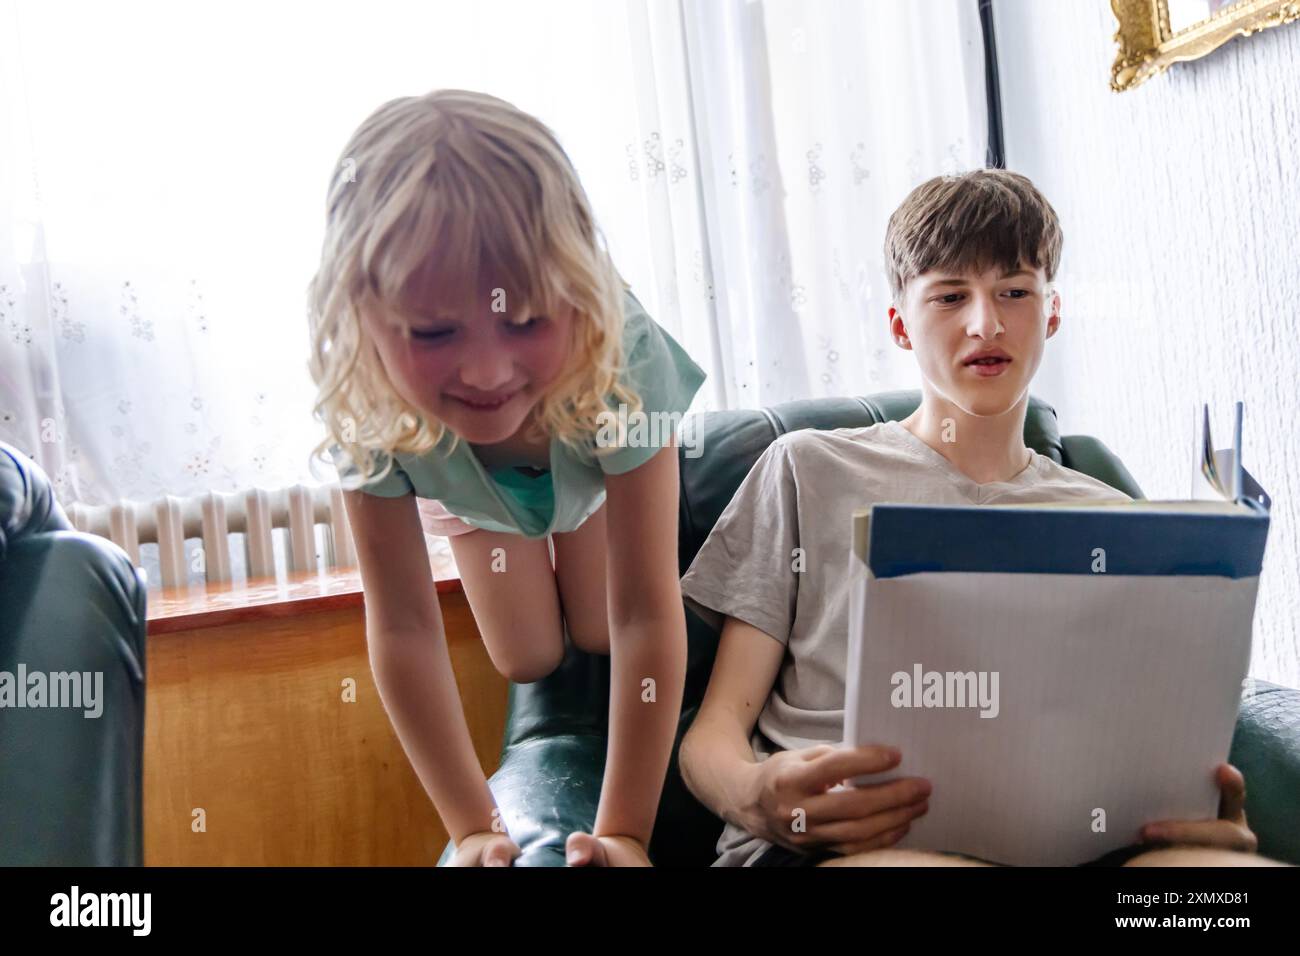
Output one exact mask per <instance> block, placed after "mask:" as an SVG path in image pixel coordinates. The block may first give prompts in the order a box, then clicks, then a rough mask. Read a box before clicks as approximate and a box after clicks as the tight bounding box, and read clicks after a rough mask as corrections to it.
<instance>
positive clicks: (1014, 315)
mask: <svg viewBox="0 0 1300 956" xmlns="http://www.w3.org/2000/svg"><path fill="white" fill-rule="evenodd" d="M900 299H901V302H900V304H899V306H898V307H896V308H891V309H890V310H889V330H890V334H891V335H892V336H893V339H894V342H895V344H897V345H898V346H899V347H900V348H904V349H910V350H912V351H914V352H916V360H917V363H918V364H919V366H920V368H921V376H922V378H923V379H924V381H925V386H926V388H925V391H926V393H927V395H928V394H931V393H932V394H934V395H935V396H936V397H938V398H941V399H945V400H947V401H948V402H950V403H952V404H953V405H955V406H957V407H958V408H960V409H961V410H962V411H964V412H966V413H967V414H969V415H979V416H986V415H1000V414H1002V413H1004V412H1007V411H1010V410H1011V409H1012V408H1014V407H1015V405H1016V403H1017V402H1019V401H1020V400H1021V398H1023V397H1024V396H1025V394H1026V393H1027V392H1028V391H1029V383H1030V382H1031V381H1032V380H1033V377H1034V373H1035V372H1036V371H1037V370H1038V365H1039V362H1040V361H1042V357H1043V343H1044V342H1045V341H1046V340H1047V339H1049V338H1051V337H1052V336H1053V335H1055V334H1056V330H1057V328H1059V327H1060V324H1061V297H1060V296H1059V295H1057V294H1056V293H1055V292H1053V291H1051V290H1050V289H1049V288H1048V284H1047V277H1046V275H1045V274H1044V272H1043V270H1042V269H1041V268H1034V267H1032V266H1030V265H1028V264H1027V263H1022V264H1021V266H1020V268H1019V269H1016V270H1013V271H1011V272H1010V273H1007V272H1005V271H1004V270H1003V269H1002V268H1001V267H996V268H993V269H989V270H988V271H987V272H983V273H980V272H978V271H976V270H973V269H972V270H970V271H969V272H965V273H948V272H942V271H939V270H931V271H929V272H924V273H922V274H921V275H919V276H916V277H915V278H914V279H912V280H911V281H909V282H908V283H907V284H906V285H905V286H904V287H903V291H902V295H901V296H900Z"/></svg>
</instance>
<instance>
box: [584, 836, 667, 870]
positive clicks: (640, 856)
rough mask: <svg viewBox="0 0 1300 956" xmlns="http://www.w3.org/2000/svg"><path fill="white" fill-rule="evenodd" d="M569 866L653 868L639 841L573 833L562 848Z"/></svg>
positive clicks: (621, 837)
mask: <svg viewBox="0 0 1300 956" xmlns="http://www.w3.org/2000/svg"><path fill="white" fill-rule="evenodd" d="M564 857H565V862H566V863H567V864H568V865H569V866H653V865H654V864H652V863H651V862H650V855H649V854H648V853H647V852H646V848H645V847H644V846H642V845H641V841H640V840H635V839H633V838H632V837H626V836H603V837H597V836H592V835H591V834H590V833H583V832H581V831H576V830H575V831H574V832H573V833H570V834H569V839H568V842H567V843H566V844H565V848H564Z"/></svg>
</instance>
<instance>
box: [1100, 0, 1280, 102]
mask: <svg viewBox="0 0 1300 956" xmlns="http://www.w3.org/2000/svg"><path fill="white" fill-rule="evenodd" d="M1110 6H1111V9H1112V10H1113V11H1114V13H1115V18H1116V19H1117V20H1118V21H1119V30H1118V32H1117V33H1116V34H1115V40H1116V42H1117V43H1118V44H1119V52H1118V53H1117V54H1116V56H1115V65H1114V66H1113V67H1112V68H1111V74H1110V87H1111V89H1113V90H1115V91H1116V92H1117V93H1122V92H1123V91H1124V90H1131V89H1132V88H1133V87H1135V86H1137V85H1138V84H1139V83H1142V82H1143V81H1144V80H1147V79H1149V78H1150V77H1153V76H1155V75H1156V74H1157V73H1163V72H1164V71H1165V70H1167V69H1168V68H1169V67H1170V66H1171V65H1172V64H1174V63H1179V62H1182V61H1184V60H1195V59H1199V58H1200V57H1203V56H1205V55H1206V54H1207V53H1210V52H1212V51H1214V50H1217V49H1218V48H1219V47H1221V46H1222V45H1223V44H1225V43H1227V42H1228V41H1229V40H1231V39H1232V38H1233V37H1236V36H1250V35H1251V34H1252V33H1258V32H1259V31H1260V30H1264V29H1267V28H1268V27H1276V26H1281V25H1282V24H1284V23H1290V22H1291V21H1293V20H1300V0H1238V2H1236V3H1231V4H1229V5H1228V6H1225V7H1223V8H1222V9H1220V10H1218V11H1216V12H1215V13H1212V14H1209V15H1208V16H1206V18H1205V19H1203V20H1200V21H1198V22H1197V23H1195V24H1192V25H1191V26H1188V27H1186V28H1185V29H1182V30H1179V31H1177V32H1174V31H1172V30H1171V29H1170V27H1169V3H1168V0H1110Z"/></svg>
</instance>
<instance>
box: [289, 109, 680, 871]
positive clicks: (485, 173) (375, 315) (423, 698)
mask: <svg viewBox="0 0 1300 956" xmlns="http://www.w3.org/2000/svg"><path fill="white" fill-rule="evenodd" d="M338 168H339V169H340V170H341V171H342V172H341V174H340V175H339V176H338V177H337V178H336V180H335V181H334V183H333V184H332V187H331V189H330V191H329V197H328V208H327V222H326V233H325V240H324V246H323V251H322V255H321V263H320V268H319V270H318V271H317V273H316V275H315V276H314V278H313V280H312V282H311V284H310V287H309V305H310V308H309V315H310V321H311V335H312V355H311V361H310V367H311V372H312V376H313V378H314V380H315V382H316V385H317V388H318V394H317V403H316V407H315V414H316V417H317V418H318V419H319V420H320V421H322V422H323V423H324V425H325V426H326V429H327V431H328V433H329V435H328V438H327V439H326V440H325V441H322V443H321V444H320V445H319V446H318V447H317V448H316V449H315V451H314V453H313V458H318V459H321V460H323V458H322V456H321V453H322V452H323V451H325V450H328V452H329V454H330V456H331V458H332V459H333V461H334V463H335V465H336V466H337V467H338V470H339V474H340V477H341V480H342V481H343V484H344V487H345V489H347V490H346V491H345V500H346V504H347V513H348V520H349V523H350V525H351V528H352V533H353V536H354V537H355V539H356V548H357V559H358V563H359V565H360V570H361V577H362V584H363V586H364V589H365V595H366V634H367V642H368V644H369V652H370V661H371V667H372V669H373V672H374V676H375V681H376V684H377V685H378V687H379V691H380V695H381V697H382V699H383V702H384V706H385V708H386V710H387V712H388V714H389V717H390V719H391V720H392V723H393V727H394V730H395V731H396V733H397V735H398V737H399V739H400V740H401V742H402V746H403V748H404V749H405V751H406V754H407V756H408V757H409V759H410V761H411V764H412V766H413V767H414V769H415V771H416V773H417V775H418V776H419V778H420V781H421V783H422V784H423V785H424V788H425V790H426V791H427V792H428V794H429V797H430V799H432V801H433V803H434V805H435V806H436V807H437V810H438V813H439V814H440V815H441V817H442V819H443V822H444V823H445V825H446V827H447V830H448V832H449V833H450V834H451V837H452V839H453V841H454V842H455V845H456V851H455V856H454V859H453V863H454V864H456V865H470V866H473V865H509V864H510V862H511V861H512V860H513V859H514V858H515V857H516V856H517V855H518V854H519V847H518V846H517V845H516V844H515V843H514V842H513V841H512V840H511V839H510V837H509V834H508V832H502V824H501V823H496V826H495V827H494V822H495V821H496V812H495V811H496V807H495V804H494V801H493V796H492V793H491V791H490V790H489V788H488V785H487V781H486V780H485V778H484V776H483V771H482V769H481V768H480V766H479V763H478V760H477V759H476V757H475V754H474V749H473V747H472V745H471V742H470V737H469V732H468V729H467V726H466V722H465V718H464V714H463V713H462V711H461V709H460V706H459V696H458V694H457V689H456V684H455V679H454V677H453V674H452V669H451V663H450V660H449V658H448V654H447V645H446V638H445V634H444V631H443V625H442V618H441V613H440V611H439V608H438V602H437V599H436V596H435V593H434V587H433V582H432V581H431V575H430V569H429V562H428V557H427V552H426V549H425V544H424V534H423V529H424V528H428V529H430V530H433V531H435V532H437V533H440V534H445V535H447V536H448V537H449V540H450V543H451V550H452V553H453V556H454V557H455V560H456V565H457V568H458V570H459V573H460V577H461V581H462V583H463V586H464V589H465V593H466V595H467V597H468V599H469V603H470V607H471V609H472V610H473V612H474V617H475V620H476V622H477V624H478V628H479V631H480V632H481V633H482V636H483V641H484V644H485V645H486V647H487V651H488V654H489V655H490V656H491V659H492V661H493V663H494V664H495V666H496V667H497V669H498V670H499V671H500V672H501V673H502V674H504V675H505V676H506V677H508V678H510V679H511V680H513V681H516V682H528V681H535V680H538V679H540V678H542V677H544V676H546V675H547V674H548V673H550V672H551V671H552V670H554V669H555V668H556V666H557V665H558V664H559V662H560V659H561V657H562V656H563V654H564V647H565V635H566V634H567V635H568V637H569V639H570V640H571V641H572V643H573V644H575V645H576V646H577V647H578V648H579V649H581V650H584V651H588V652H591V653H598V654H609V655H610V713H609V744H608V755H607V760H606V770H605V778H604V783H603V787H602V791H601V797H600V804H599V808H598V811H597V814H596V820H595V826H594V827H593V832H592V833H591V834H586V833H574V834H570V835H569V837H568V841H567V844H566V856H567V859H568V861H569V862H570V863H572V864H582V865H586V864H594V865H602V864H603V865H648V864H649V857H648V854H647V846H648V843H649V839H650V831H651V827H652V825H653V822H654V817H655V811H656V808H657V805H658V802H659V795H660V791H661V789H662V786H663V780H664V775H665V771H666V769H667V765H668V760H669V756H670V753H671V749H672V742H673V736H674V731H675V729H676V726H677V720H678V713H679V710H680V707H681V695H682V682H683V679H684V674H685V664H686V625H685V617H684V612H683V609H682V603H681V592H680V589H679V585H678V571H677V507H678V472H677V458H676V451H675V449H674V447H673V439H672V437H671V436H669V437H668V438H667V440H665V441H661V442H659V443H658V444H656V443H655V441H654V436H653V435H652V436H650V440H649V441H645V440H641V441H637V442H635V443H633V442H631V441H629V440H627V436H629V435H633V434H635V435H638V436H641V438H642V439H644V438H645V437H646V430H645V429H633V430H631V431H629V430H626V429H619V428H617V426H616V423H626V422H627V421H628V420H629V419H632V418H634V417H635V416H636V415H638V414H643V415H650V414H651V413H655V412H659V413H665V414H668V415H680V413H682V412H684V411H685V410H686V407H687V406H688V405H689V404H690V401H691V398H692V397H693V396H694V394H695V392H696V391H697V390H698V389H699V386H700V384H701V382H702V381H703V379H704V374H703V373H702V372H701V371H700V369H699V368H698V367H697V366H696V365H695V363H694V362H692V361H691V359H690V358H689V356H687V355H686V353H685V352H684V351H683V350H682V349H681V347H680V346H679V345H678V344H677V343H676V342H675V341H674V340H673V339H672V338H671V337H670V336H669V335H668V334H667V333H666V332H665V331H664V330H663V329H661V328H660V327H659V326H658V325H657V324H656V323H655V322H654V321H652V320H651V319H650V317H649V316H647V315H646V314H645V311H644V310H643V309H642V308H641V306H640V304H639V303H638V301H637V300H636V298H635V297H634V296H633V295H632V294H631V292H630V291H629V290H628V288H627V286H626V284H625V283H624V282H623V281H622V279H621V278H620V276H619V273H618V271H617V270H616V269H615V267H614V264H613V263H612V261H611V260H610V257H609V255H608V252H607V250H606V247H605V243H604V240H603V238H602V237H601V234H600V231H599V229H598V228H597V226H596V223H595V220H594V218H593V216H592V213H591V209H590V206H589V204H588V201H587V197H586V195H585V194H584V192H583V190H582V187H581V185H580V184H579V182H578V177H577V175H576V173H575V172H574V169H573V166H572V164H571V163H570V161H569V159H568V157H567V156H566V155H565V153H564V151H563V150H562V149H561V147H560V145H559V143H558V142H557V141H556V138H555V136H554V135H553V134H552V133H551V131H550V130H549V129H547V128H546V127H545V126H544V125H543V124H542V123H541V122H539V121H538V120H537V119H535V118H533V117H531V116H529V115H527V114H526V113H523V112H521V111H520V110H518V109H516V108H515V107H513V106H511V105H510V104H508V103H506V102H504V101H502V100H500V99H497V98H495V97H492V96H487V95H485V94H482V93H474V92H468V91H463V90H438V91H435V92H432V93H429V94H426V95H424V96H418V97H403V98H400V99H395V100H392V101H390V102H388V103H385V104H384V105H382V106H380V107H379V108H378V109H377V110H376V111H375V112H374V113H373V114H372V115H371V116H370V117H369V118H368V119H366V120H365V122H363V123H362V124H361V126H360V128H358V129H357V131H356V132H355V133H354V134H353V136H352V138H351V139H350V141H349V142H348V144H347V146H346V147H345V148H344V150H343V154H342V157H341V158H340V161H339V167H338ZM661 420H662V419H661ZM611 426H613V427H611ZM610 435H619V436H622V438H621V440H611V439H610ZM327 446H328V447H327ZM422 517H423V521H422ZM647 681H653V684H648V683H646V682H647ZM646 687H653V688H654V693H653V694H644V693H643V692H644V690H645V688H646ZM643 697H644V698H646V699H647V700H648V699H649V698H651V697H652V698H653V700H652V701H649V702H647V700H643ZM508 822H509V821H505V824H506V829H507V830H508Z"/></svg>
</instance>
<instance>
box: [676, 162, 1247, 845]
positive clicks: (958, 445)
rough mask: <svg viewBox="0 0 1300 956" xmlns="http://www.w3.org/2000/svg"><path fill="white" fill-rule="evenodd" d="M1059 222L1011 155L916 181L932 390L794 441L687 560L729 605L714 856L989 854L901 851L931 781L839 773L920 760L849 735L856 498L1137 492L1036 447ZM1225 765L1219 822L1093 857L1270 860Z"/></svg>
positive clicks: (714, 611)
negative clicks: (863, 782) (1028, 441)
mask: <svg viewBox="0 0 1300 956" xmlns="http://www.w3.org/2000/svg"><path fill="white" fill-rule="evenodd" d="M1061 239H1062V237H1061V229H1060V226H1059V224H1058V222H1057V218H1056V213H1055V211H1054V210H1053V209H1052V207H1051V205H1050V204H1049V203H1048V202H1047V200H1046V199H1045V198H1044V197H1043V196H1042V194H1041V193H1039V191H1038V190H1037V189H1036V188H1035V187H1034V185H1033V184H1032V183H1031V182H1030V181H1029V180H1028V179H1026V178H1025V177H1024V176H1020V175H1018V174H1015V173H1010V172H1006V171H1004V170H993V169H990V170H979V171H975V172H970V173H967V174H964V175H961V176H941V177H938V178H935V179H932V180H930V181H929V182H926V183H924V184H923V185H921V186H919V187H918V188H917V189H916V190H915V191H913V192H912V194H911V195H909V196H908V197H907V199H906V200H904V202H903V204H902V205H901V206H900V207H899V208H898V210H897V211H896V212H895V213H894V214H893V216H892V217H891V218H890V220H889V226H888V230H887V232H886V236H885V259H886V264H887V267H888V270H889V279H890V286H891V291H892V293H893V303H894V304H893V306H892V307H891V308H890V309H889V328H890V334H891V335H892V337H893V339H894V342H895V343H896V344H897V345H898V346H899V347H900V348H903V349H907V350H909V351H911V352H913V353H914V354H915V355H916V359H917V363H918V364H919V366H920V370H921V378H922V389H921V391H922V400H921V404H920V407H918V408H917V410H916V411H915V412H914V413H913V414H912V415H910V416H909V417H908V418H906V419H904V420H903V421H901V422H884V423H881V424H878V425H872V426H871V427H869V428H841V429H836V430H833V431H820V430H816V429H805V430H802V431H797V432H793V433H790V434H785V435H782V436H781V437H779V438H778V439H777V440H776V441H774V442H773V443H772V444H771V446H769V447H768V449H767V450H766V451H765V452H764V453H763V455H762V456H761V457H760V458H759V459H758V461H757V462H756V463H755V465H754V467H753V469H752V470H751V471H750V473H749V475H748V476H747V477H746V478H745V481H744V482H743V483H742V484H741V486H740V488H739V490H738V491H737V492H736V496H735V498H734V499H733V500H732V501H731V503H730V505H728V507H727V509H726V511H724V512H723V514H722V516H721V517H720V518H719V519H718V522H717V524H716V525H715V527H714V529H713V531H712V533H711V534H710V535H709V537H708V539H707V540H706V541H705V543H704V546H703V547H702V548H701V549H700V552H699V554H698V555H697V556H696V558H695V561H694V562H693V563H692V565H691V567H690V569H689V570H688V571H687V573H686V575H685V576H684V577H683V578H682V592H683V594H684V596H685V598H686V601H687V603H688V604H689V605H690V606H691V607H692V608H693V609H694V610H695V611H696V612H697V613H699V614H700V615H701V616H702V617H703V618H704V619H705V620H710V621H712V622H714V623H717V622H718V621H719V620H721V622H722V636H721V639H720V643H719V646H718V654H717V660H716V662H715V664H714V668H713V674H712V677H711V679H710V681H709V687H708V690H707V692H706V694H705V697H704V701H703V703H702V705H701V707H700V711H699V715H698V716H697V717H696V720H695V723H694V725H693V726H692V727H691V730H690V732H689V733H688V734H687V735H686V738H685V740H684V741H683V743H682V748H681V754H680V766H681V770H682V774H683V777H684V779H685V780H686V783H687V786H688V787H689V788H690V789H691V791H692V792H693V793H694V794H695V795H696V797H697V798H699V800H700V801H701V802H702V803H704V804H705V805H706V806H708V807H710V808H711V809H712V810H713V811H714V812H715V813H717V814H718V815H719V816H720V817H722V819H723V820H725V821H726V829H725V830H724V831H723V834H722V837H721V839H720V840H719V842H718V852H719V854H720V858H719V859H718V860H717V862H716V864H715V865H721V866H751V865H760V866H773V865H775V866H791V865H793V866H798V865H811V864H817V863H822V862H832V863H839V864H858V865H878V864H883V865H932V864H942V865H978V864H979V863H980V862H981V861H975V860H971V859H968V858H965V857H960V856H957V855H955V854H938V853H923V852H919V851H908V850H902V849H898V848H893V849H891V848H892V847H893V845H894V844H895V843H896V842H897V841H898V840H899V839H901V838H902V836H903V835H904V834H905V833H906V832H907V830H908V826H909V824H910V822H911V821H912V820H914V819H916V818H917V817H918V816H920V815H922V814H924V813H925V812H926V810H927V806H928V804H927V799H928V796H929V793H930V784H929V782H928V781H926V780H923V779H920V778H916V777H908V778H903V779H899V780H894V781H891V782H888V783H881V784H875V785H871V786H865V787H861V788H837V787H836V785H837V784H839V783H841V782H842V781H845V780H847V779H849V778H851V777H855V776H857V775H859V774H870V773H879V772H882V771H886V770H889V769H891V768H893V767H896V766H898V765H899V763H900V760H902V759H904V758H905V757H906V754H900V753H899V752H898V750H897V749H896V748H892V747H889V746H886V743H887V742H885V741H882V742H881V743H880V745H878V746H864V747H858V748H844V747H841V746H839V743H840V741H841V738H842V732H843V722H844V709H843V708H844V679H845V678H844V672H845V665H846V657H847V648H848V632H849V622H848V605H849V562H848V554H849V550H850V540H851V527H852V523H851V520H850V515H851V513H852V512H853V510H854V509H855V508H860V507H863V506H865V505H867V504H870V503H872V502H915V503H926V504H939V505H986V504H990V505H991V504H1013V503H1014V504H1020V503H1031V502H1047V501H1062V500H1068V499H1088V498H1124V497H1126V496H1125V495H1123V494H1122V493H1121V492H1118V491H1116V490H1114V489H1113V488H1111V487H1109V486H1108V485H1106V484H1103V483H1102V482H1100V481H1097V480H1096V479H1094V478H1090V477H1088V476H1087V475H1083V474H1080V473H1079V472H1076V471H1072V470H1071V469H1069V468H1065V467H1063V466H1061V465H1058V464H1057V463H1056V462H1054V461H1052V460H1051V459H1049V458H1044V457H1043V456H1041V455H1038V454H1036V453H1035V452H1034V451H1033V450H1032V449H1030V448H1027V447H1026V446H1025V443H1024V439H1023V434H1024V424H1025V412H1026V409H1027V408H1028V403H1029V385H1030V382H1031V381H1032V380H1033V377H1034V372H1035V371H1036V370H1037V369H1038V365H1039V362H1040V360H1041V359H1042V355H1043V349H1044V346H1045V343H1046V341H1047V339H1049V338H1051V337H1052V336H1053V335H1054V334H1056V331H1057V329H1058V328H1059V327H1060V324H1061V298H1060V296H1059V295H1058V294H1057V293H1056V292H1055V291H1054V290H1053V288H1052V282H1053V279H1054V278H1055V276H1056V271H1057V265H1058V263H1059V261H1060V254H1061ZM796 548H799V549H801V550H802V554H803V556H804V559H805V561H804V562H803V564H802V566H801V564H800V562H798V561H796V560H794V557H793V556H794V553H795V552H794V549H796ZM794 568H799V569H800V570H798V571H796V570H792V569H794ZM989 772H990V773H991V774H993V773H997V772H998V769H997V768H996V767H990V768H989ZM1215 773H1216V780H1217V782H1218V785H1219V787H1220V790H1221V792H1222V803H1221V810H1220V816H1219V819H1217V820H1212V821H1209V820H1207V821H1195V822H1192V821H1164V822H1158V823H1157V822H1155V821H1153V823H1152V825H1149V826H1148V827H1147V828H1146V829H1145V830H1144V831H1143V834H1142V839H1143V840H1144V841H1145V842H1144V843H1143V844H1140V845H1138V846H1135V847H1131V848H1126V850H1124V851H1120V852H1118V853H1117V854H1111V855H1109V856H1108V857H1105V858H1102V860H1101V861H1099V862H1105V863H1115V862H1126V864H1127V865H1134V864H1148V865H1160V864H1172V865H1189V864H1191V865H1206V864H1209V865H1225V864H1241V863H1247V864H1258V863H1261V862H1265V861H1262V860H1261V859H1260V858H1259V857H1256V856H1252V855H1251V854H1252V853H1253V851H1254V850H1255V847H1256V840H1255V836H1254V834H1253V833H1251V831H1250V829H1249V828H1248V827H1247V825H1246V819H1245V813H1244V811H1243V805H1244V800H1245V783H1244V781H1243V779H1242V776H1241V774H1240V773H1239V772H1238V771H1237V770H1236V769H1235V768H1233V767H1231V766H1229V765H1227V764H1222V765H1220V766H1219V767H1218V768H1216V771H1215ZM832 788H835V789H832ZM800 810H801V811H802V813H800V812H798V811H800ZM795 820H799V821H801V822H802V826H800V827H795V826H793V825H792V824H793V822H794V821H795ZM1175 844H1177V845H1181V846H1179V847H1177V848H1171V845H1175ZM1191 847H1194V848H1191Z"/></svg>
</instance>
